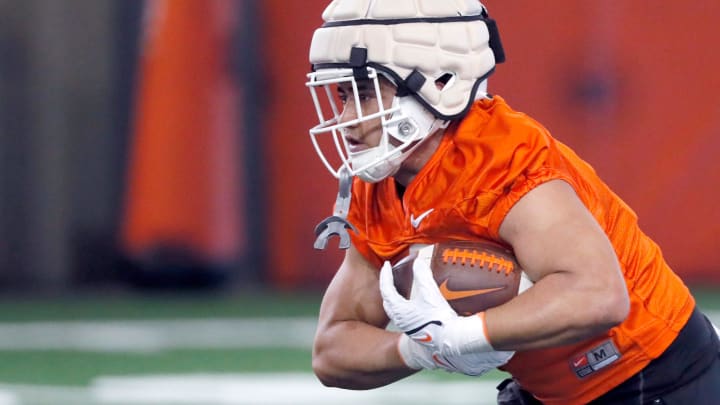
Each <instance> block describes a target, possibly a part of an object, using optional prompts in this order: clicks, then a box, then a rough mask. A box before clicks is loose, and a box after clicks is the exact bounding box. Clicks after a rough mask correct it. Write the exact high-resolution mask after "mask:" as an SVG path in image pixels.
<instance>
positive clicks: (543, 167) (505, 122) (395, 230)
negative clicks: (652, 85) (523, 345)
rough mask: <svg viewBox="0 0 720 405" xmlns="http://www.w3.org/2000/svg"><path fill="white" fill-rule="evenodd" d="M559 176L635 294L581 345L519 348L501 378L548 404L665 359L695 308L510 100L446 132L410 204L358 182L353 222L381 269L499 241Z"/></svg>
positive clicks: (625, 219) (646, 246) (610, 205)
mask: <svg viewBox="0 0 720 405" xmlns="http://www.w3.org/2000/svg"><path fill="white" fill-rule="evenodd" d="M553 179H561V180H564V181H566V182H568V183H569V184H570V185H572V187H573V188H574V189H575V192H576V193H577V194H578V196H579V197H580V199H581V200H582V201H583V203H584V204H585V206H586V207H587V208H588V209H589V210H590V212H591V213H592V214H593V216H594V217H595V219H596V220H597V221H598V223H599V224H600V226H602V228H603V229H604V230H605V232H606V234H607V235H608V237H609V239H610V241H611V242H612V244H613V246H614V248H615V252H616V253H617V256H618V258H619V261H620V265H621V268H622V271H623V275H624V277H625V281H626V283H627V288H628V291H629V294H630V300H631V311H630V315H629V316H628V317H627V319H626V320H625V321H624V322H623V323H622V324H620V325H618V326H616V327H614V328H612V329H611V330H610V331H608V333H606V334H604V335H602V336H598V337H596V338H593V339H590V340H587V341H584V342H580V343H577V344H572V345H567V346H562V347H556V348H552V349H543V350H533V351H526V352H518V353H516V354H515V356H514V357H513V359H512V360H511V361H510V362H509V363H508V364H507V365H505V366H504V367H503V370H506V371H508V372H509V373H510V374H512V376H513V377H514V378H515V379H517V380H518V381H519V383H520V384H521V385H522V386H523V387H524V388H525V389H527V390H528V391H530V392H532V393H533V394H534V395H535V396H536V397H537V398H538V399H539V400H541V401H542V402H544V403H546V404H563V405H567V404H581V403H587V402H588V401H590V400H592V399H594V398H597V397H598V396H600V395H602V394H603V393H605V392H607V391H609V390H610V389H612V388H613V387H615V386H617V385H618V384H620V383H621V382H622V381H624V380H626V379H627V378H629V377H630V376H632V375H633V374H635V373H637V372H638V371H640V370H641V369H642V368H643V367H645V366H646V365H647V364H648V363H649V362H650V361H651V360H652V359H654V358H656V357H658V356H659V355H660V354H661V353H662V352H663V351H664V350H665V349H666V348H667V347H668V346H669V345H670V343H671V342H672V341H673V340H674V339H675V337H676V336H677V334H678V332H679V331H680V329H681V328H682V327H683V326H684V325H685V323H686V321H687V320H688V318H689V316H690V314H691V312H692V309H693V308H694V305H695V302H694V299H693V298H692V296H691V295H690V293H689V291H688V289H687V288H686V287H685V285H684V284H683V283H682V281H681V280H680V279H679V278H678V277H677V276H676V275H675V274H674V273H673V272H672V271H671V270H670V268H669V267H668V265H667V264H666V263H665V261H664V260H663V258H662V255H661V252H660V250H659V248H658V247H657V245H656V244H655V243H654V242H653V241H651V240H650V239H649V238H648V237H647V236H646V235H645V234H644V233H643V232H642V231H641V230H640V229H639V227H638V224H637V217H636V215H635V213H634V212H633V211H632V210H631V209H630V208H629V207H628V206H627V205H626V204H625V203H623V202H622V201H621V200H620V198H619V197H617V196H616V195H615V194H614V193H613V192H612V191H611V190H610V189H609V188H608V187H607V186H606V185H605V183H603V182H602V181H601V180H600V179H599V178H598V176H597V175H596V173H595V171H594V170H593V169H592V167H590V165H588V164H587V163H586V162H584V161H583V160H581V159H580V158H579V157H578V156H577V155H576V154H575V153H574V152H573V151H572V150H570V148H568V147H567V146H565V145H563V144H562V143H560V142H558V141H557V140H555V139H554V138H552V137H551V136H550V134H549V133H548V132H547V130H546V129H545V128H543V127H542V126H541V125H540V124H538V123H537V122H535V121H534V120H532V119H531V118H529V117H527V116H526V115H524V114H522V113H519V112H516V111H513V110H512V109H511V108H510V107H509V106H508V105H507V104H506V103H505V101H504V100H503V99H502V98H501V97H498V96H495V97H494V98H493V99H492V100H481V101H478V102H476V103H475V104H474V105H473V106H472V107H471V109H470V111H469V113H468V115H467V117H465V118H464V119H463V120H462V121H460V122H459V123H456V124H454V125H452V126H451V127H450V128H449V129H448V133H447V134H446V136H445V137H444V138H443V140H442V142H441V144H440V146H439V148H438V150H437V152H436V153H435V154H434V155H433V157H432V158H431V159H430V161H429V162H428V163H427V165H426V166H425V167H424V168H423V169H422V170H421V171H420V173H418V175H417V176H416V177H415V179H414V180H413V181H412V182H411V184H409V185H408V187H407V189H406V190H405V193H404V195H403V198H402V201H400V199H399V198H398V194H397V191H396V187H395V183H394V180H393V179H392V178H388V179H385V180H383V181H381V182H379V183H376V184H368V183H364V182H362V181H360V180H358V179H356V180H355V181H354V184H353V198H352V204H351V208H350V214H349V220H350V221H351V222H352V223H353V224H354V225H355V226H356V227H357V229H358V233H357V234H353V236H352V238H353V243H354V245H355V246H356V247H357V249H358V250H359V251H360V252H361V253H362V254H363V255H364V256H365V257H366V258H367V259H368V260H369V261H370V262H371V263H374V264H375V265H376V266H377V267H378V269H379V268H380V267H381V265H382V262H383V261H384V260H391V261H396V260H398V259H399V258H401V257H403V256H404V255H406V254H407V252H408V247H409V246H410V245H412V244H416V243H424V244H427V243H434V242H437V241H441V240H476V239H480V238H485V239H492V240H495V241H500V240H499V236H498V228H499V227H500V224H501V222H502V221H503V219H504V218H505V215H507V213H508V211H509V210H510V209H511V207H512V206H513V204H515V203H516V202H517V201H518V200H519V199H520V198H521V197H522V196H523V195H525V194H526V193H527V192H528V191H530V190H531V189H533V188H534V187H536V186H538V185H539V184H541V183H543V182H546V181H549V180H553ZM587 304H588V305H593V303H592V302H588V303H587Z"/></svg>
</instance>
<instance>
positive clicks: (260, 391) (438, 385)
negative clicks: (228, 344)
mask: <svg viewBox="0 0 720 405" xmlns="http://www.w3.org/2000/svg"><path fill="white" fill-rule="evenodd" d="M419 377H420V376H415V377H411V378H409V379H406V380H403V381H398V382H396V383H394V384H391V385H388V386H386V387H381V388H377V389H373V390H366V391H349V390H342V389H338V388H328V387H324V386H322V385H321V384H320V383H319V382H318V380H317V379H316V378H315V377H314V376H313V375H311V374H301V373H287V374H246V375H242V374H240V375H239V374H232V375H217V374H215V375H213V374H196V375H182V376H170V375H157V376H147V377H101V378H98V379H96V380H95V381H94V382H93V384H92V386H91V388H90V390H91V392H92V396H93V398H95V399H96V400H97V403H98V404H108V405H119V404H122V405H136V404H137V405H139V404H173V405H174V404H178V405H181V404H182V405H190V404H192V405H197V404H208V405H210V404H212V405H215V404H218V405H231V404H232V405H259V404H272V405H302V404H307V405H311V404H312V405H322V404H328V405H330V404H332V405H336V404H343V405H352V404H358V405H360V404H362V405H366V404H373V405H383V404H388V405H389V404H393V405H401V404H413V405H419V404H427V405H430V404H449V405H461V404H475V405H478V404H480V405H483V404H494V403H496V399H495V398H496V395H497V391H496V389H495V386H496V385H497V382H489V381H480V380H475V379H472V378H470V377H469V378H468V381H438V380H429V379H427V378H419Z"/></svg>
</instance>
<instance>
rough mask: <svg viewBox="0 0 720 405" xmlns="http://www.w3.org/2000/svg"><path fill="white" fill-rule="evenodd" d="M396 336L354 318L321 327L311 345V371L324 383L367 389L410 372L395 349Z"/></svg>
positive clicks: (397, 336)
mask: <svg viewBox="0 0 720 405" xmlns="http://www.w3.org/2000/svg"><path fill="white" fill-rule="evenodd" d="M398 338H399V335H398V334H397V333H396V332H389V331H386V330H384V329H380V328H377V327H374V326H371V325H368V324H365V323H362V322H358V321H338V322H334V323H332V324H331V325H328V326H327V327H324V328H323V330H322V331H321V333H318V334H317V336H316V338H315V343H314V345H313V361H312V364H313V371H314V372H315V375H316V376H317V377H318V379H319V380H320V381H321V382H322V383H323V384H324V385H327V386H332V387H339V388H347V389H356V390H362V389H369V388H376V387H380V386H384V385H387V384H390V383H392V382H394V381H397V380H399V379H401V378H404V377H407V376H409V375H411V374H413V373H414V372H415V371H414V370H411V369H409V368H408V367H407V366H405V363H404V362H403V361H402V359H401V358H400V354H399V353H398V349H397V341H398Z"/></svg>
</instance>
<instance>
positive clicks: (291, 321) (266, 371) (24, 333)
mask: <svg viewBox="0 0 720 405" xmlns="http://www.w3.org/2000/svg"><path fill="white" fill-rule="evenodd" d="M694 292H695V294H696V297H697V298H698V302H699V305H700V307H701V308H702V309H704V310H706V311H708V312H709V313H710V314H711V316H713V317H714V318H713V319H714V320H715V321H716V322H718V320H720V319H718V318H717V317H718V314H720V293H718V290H713V289H694ZM319 300H320V297H319V294H304V295H292V294H258V293H255V294H245V293H236V294H233V295H230V294H225V293H223V294H217V295H212V294H206V295H156V296H152V297H148V296H134V295H122V296H114V297H109V298H108V297H74V298H62V299H27V298H25V299H3V300H0V405H21V404H23V405H25V404H32V405H35V404H37V405H43V404H65V403H67V404H74V403H77V404H78V405H80V404H174V403H178V404H179V403H183V404H205V403H207V404H215V403H217V404H233V403H237V404H251V403H268V404H269V403H278V404H279V403H298V404H300V403H334V402H333V401H341V402H343V403H352V401H353V399H354V398H357V400H358V403H384V401H387V400H388V399H387V398H386V397H384V396H382V395H383V393H384V392H387V393H388V394H387V395H392V396H396V397H397V396H399V398H400V399H399V400H395V401H394V403H405V402H403V399H402V398H406V399H407V401H409V402H413V403H427V404H435V403H438V404H439V403H475V404H477V403H479V402H477V398H478V395H480V396H482V395H486V396H489V395H491V394H490V393H487V392H485V391H483V392H485V393H484V394H483V393H477V392H475V393H474V394H473V391H469V393H468V395H470V396H471V397H474V398H475V400H474V401H468V402H462V399H457V400H456V402H452V401H451V402H448V399H447V398H429V397H423V398H422V399H421V400H420V402H418V399H417V398H415V397H414V396H413V395H417V394H416V392H417V391H418V389H417V387H415V386H414V385H413V384H417V383H422V384H423V385H420V386H421V387H422V386H426V385H427V384H435V385H438V386H441V387H446V388H447V389H450V387H452V389H453V392H461V391H462V390H463V389H468V390H472V389H473V388H472V387H478V386H480V385H482V384H484V385H483V386H484V387H485V388H484V389H486V390H490V389H491V388H492V386H494V385H495V384H496V383H497V382H498V381H499V380H501V379H502V378H503V374H502V373H500V372H495V373H491V374H489V375H487V376H483V377H481V378H479V379H469V378H468V377H464V376H455V375H450V374H447V373H444V372H433V373H423V374H424V375H418V376H414V377H412V378H410V379H408V381H407V382H404V383H403V384H404V385H403V384H398V387H397V388H392V389H396V391H392V389H388V390H385V391H383V390H373V391H377V392H367V393H362V394H361V393H352V392H347V391H343V390H332V389H328V388H324V387H322V386H321V385H320V384H319V383H317V381H315V380H314V378H313V376H312V375H311V368H310V350H309V348H310V342H311V340H312V331H313V330H314V320H315V315H316V313H317V310H318V307H319ZM159 378H165V379H168V378H172V379H170V380H157V379H159ZM158 381H160V382H158ZM293 381H294V383H296V384H298V385H297V386H298V387H299V388H297V390H298V392H305V394H304V396H306V397H308V398H302V399H301V398H300V397H290V398H289V399H283V398H284V397H281V396H278V397H276V395H281V394H282V395H286V393H284V392H278V391H277V389H275V387H276V386H277V385H283V384H285V383H287V382H293ZM151 382H152V384H153V385H149V386H148V385H147V384H150V383H151ZM216 383H220V384H221V385H218V386H216V385H213V384H216ZM480 383H482V384H480ZM163 384H167V386H166V385H163ZM173 384H175V385H173ZM243 384H249V385H247V386H244V385H243ZM194 386H197V390H195V391H193V390H190V391H188V392H184V391H182V389H181V388H185V389H189V388H187V387H194ZM161 387H165V388H161ZM178 387H180V388H178ZM241 387H245V388H243V389H244V390H245V391H246V393H245V394H243V395H242V397H243V398H242V399H240V398H239V397H238V395H239V394H237V393H233V392H234V391H233V390H237V389H241ZM263 387H265V388H263ZM403 387H404V388H403ZM155 389H157V390H159V391H158V393H156V394H155V395H154V396H153V395H150V393H151V392H154V391H153V390H155ZM434 389H435V388H434ZM263 390H266V391H263ZM313 390H316V391H313ZM306 391H307V392H306ZM173 392H178V393H179V392H184V394H185V395H186V396H188V400H187V401H184V400H182V399H178V398H172V397H171V396H168V395H170V394H172V393H173ZM219 392H226V393H228V396H227V397H217V398H214V397H212V396H207V395H208V394H210V393H214V394H217V395H219V394H218V393H219ZM248 392H257V395H259V396H260V397H259V398H256V399H252V398H253V397H252V396H251V395H250V394H248ZM488 392H489V391H488ZM132 393H136V394H134V395H135V397H128V396H129V395H130V396H131V394H132ZM203 393H204V394H203ZM330 394H331V395H330ZM143 395H146V397H143ZM178 395H179V394H178ZM193 395H198V396H197V397H193ZM202 395H206V396H202ZM326 395H330V396H331V397H328V398H325V399H323V398H324V397H325V396H326ZM371 395H375V396H376V397H372V398H370V397H369V396H371ZM457 396H460V395H457ZM60 397H62V398H64V399H63V401H62V402H57V398H60ZM153 398H154V399H153ZM233 398H235V399H236V400H235V401H234V400H233ZM272 398H275V399H272ZM313 398H314V399H313ZM413 398H414V399H413ZM183 401H184V402H183ZM188 401H189V402H188ZM318 401H320V402H318ZM323 401H326V402H323ZM363 401H371V402H363ZM488 401H489V402H488V403H492V400H491V399H488Z"/></svg>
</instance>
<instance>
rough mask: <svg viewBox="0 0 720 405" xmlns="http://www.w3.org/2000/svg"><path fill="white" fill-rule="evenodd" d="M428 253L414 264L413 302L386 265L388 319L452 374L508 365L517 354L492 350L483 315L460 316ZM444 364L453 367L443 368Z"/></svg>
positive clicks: (383, 287)
mask: <svg viewBox="0 0 720 405" xmlns="http://www.w3.org/2000/svg"><path fill="white" fill-rule="evenodd" d="M428 252H430V250H429V249H421V250H420V252H419V254H418V258H417V259H415V261H414V262H413V287H412V288H413V294H412V296H411V299H410V300H407V299H405V298H404V297H402V296H401V295H400V294H399V293H398V292H397V290H396V289H395V286H394V283H393V275H392V266H391V265H390V263H389V262H385V264H384V265H383V267H382V269H381V271H380V292H381V294H382V297H383V307H384V308H385V312H386V313H387V315H388V317H389V318H390V319H391V320H392V321H393V323H394V324H395V326H397V327H398V328H399V329H401V330H403V331H404V332H405V333H406V334H407V335H408V336H409V337H410V338H411V339H412V340H413V341H415V342H418V343H420V344H422V345H424V346H427V347H429V348H430V349H431V351H432V355H433V359H434V361H435V363H437V364H438V365H439V366H440V367H442V368H445V369H446V370H448V371H451V370H450V369H452V370H456V371H460V372H462V373H464V374H468V375H480V374H483V373H485V372H487V371H489V370H492V369H493V368H496V367H498V366H501V365H503V364H505V363H507V362H508V361H509V360H510V358H511V357H512V356H513V354H515V352H499V351H495V350H494V349H493V348H492V346H491V345H490V343H489V342H488V339H487V337H486V334H485V321H484V319H483V314H482V313H481V314H477V315H472V316H458V315H457V313H455V311H454V310H453V309H452V308H451V307H450V304H448V302H447V301H446V300H445V298H444V297H443V296H442V294H441V293H440V290H439V289H438V286H437V284H436V283H435V280H434V279H433V276H432V270H431V268H430V256H429V254H428ZM401 346H402V345H401ZM401 354H403V353H402V349H401ZM406 362H407V361H406ZM411 362H412V361H411ZM443 363H449V364H447V367H443V366H442V364H443Z"/></svg>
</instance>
